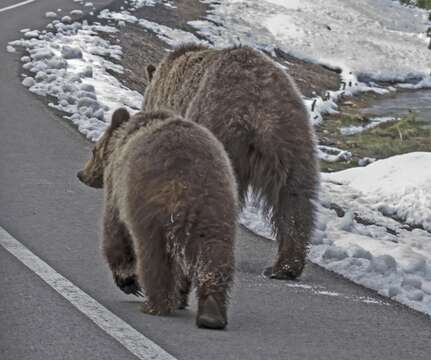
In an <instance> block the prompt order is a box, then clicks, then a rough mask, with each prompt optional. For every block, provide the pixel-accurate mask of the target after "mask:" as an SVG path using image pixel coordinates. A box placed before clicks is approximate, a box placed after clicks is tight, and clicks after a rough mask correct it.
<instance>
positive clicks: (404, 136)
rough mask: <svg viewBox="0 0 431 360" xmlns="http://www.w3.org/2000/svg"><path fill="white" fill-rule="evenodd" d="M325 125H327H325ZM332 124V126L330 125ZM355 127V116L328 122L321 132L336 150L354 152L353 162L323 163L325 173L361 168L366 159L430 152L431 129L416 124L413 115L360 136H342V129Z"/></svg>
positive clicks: (420, 123)
mask: <svg viewBox="0 0 431 360" xmlns="http://www.w3.org/2000/svg"><path fill="white" fill-rule="evenodd" d="M324 123H325V122H324ZM329 123H331V124H329ZM351 124H352V116H351V115H348V116H340V117H339V118H337V119H334V120H329V121H328V123H327V124H325V125H323V126H324V127H325V129H319V130H318V132H319V135H320V136H322V135H323V134H326V139H328V137H329V140H330V141H331V142H332V144H334V145H335V146H336V147H338V148H340V149H343V150H349V151H351V152H352V155H353V157H352V159H351V160H349V161H345V162H337V163H326V162H324V161H322V162H321V168H322V171H338V170H342V169H346V168H349V167H353V166H358V160H359V159H362V158H364V157H371V158H376V159H383V158H387V157H390V156H394V155H398V154H404V153H408V152H413V151H431V128H430V127H429V126H426V124H424V123H422V122H420V121H417V119H416V115H415V114H414V113H412V114H409V115H408V116H406V117H404V118H401V119H400V120H399V121H396V122H387V123H383V124H381V125H379V126H377V127H375V128H372V129H369V130H367V131H364V132H362V133H359V134H355V135H351V136H343V135H342V134H341V133H340V131H339V128H340V127H342V126H347V125H351Z"/></svg>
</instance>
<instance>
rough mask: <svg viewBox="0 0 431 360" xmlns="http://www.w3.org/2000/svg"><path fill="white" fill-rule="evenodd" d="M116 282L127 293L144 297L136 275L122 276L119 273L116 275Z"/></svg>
mask: <svg viewBox="0 0 431 360" xmlns="http://www.w3.org/2000/svg"><path fill="white" fill-rule="evenodd" d="M114 280H115V284H116V285H117V286H118V287H119V288H120V289H121V291H123V292H124V293H126V294H133V295H135V296H141V297H143V296H144V294H143V293H142V289H141V286H140V285H139V282H138V278H137V276H136V275H131V276H127V277H122V276H120V275H118V274H115V275H114Z"/></svg>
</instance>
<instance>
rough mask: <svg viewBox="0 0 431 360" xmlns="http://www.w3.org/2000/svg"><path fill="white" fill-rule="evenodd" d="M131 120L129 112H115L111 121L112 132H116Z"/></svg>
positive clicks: (118, 110) (120, 109)
mask: <svg viewBox="0 0 431 360" xmlns="http://www.w3.org/2000/svg"><path fill="white" fill-rule="evenodd" d="M129 119H130V114H129V112H128V111H127V110H126V109H124V108H119V109H117V110H115V111H114V113H113V114H112V119H111V126H110V128H111V130H115V129H117V128H118V127H120V126H121V124H124V123H125V122H126V121H128V120H129Z"/></svg>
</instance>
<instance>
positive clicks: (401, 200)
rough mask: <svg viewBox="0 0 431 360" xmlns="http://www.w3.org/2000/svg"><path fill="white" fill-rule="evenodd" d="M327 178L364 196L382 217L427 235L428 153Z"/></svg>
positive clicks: (430, 197) (430, 220) (430, 210)
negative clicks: (404, 224)
mask: <svg viewBox="0 0 431 360" xmlns="http://www.w3.org/2000/svg"><path fill="white" fill-rule="evenodd" d="M419 174H420V176H418V175H419ZM327 178H328V179H330V180H332V181H339V182H342V183H344V184H347V185H349V186H350V187H352V188H353V189H355V190H357V191H361V192H362V193H364V194H366V195H365V199H366V201H368V202H370V203H373V204H375V205H374V208H375V209H376V210H378V211H380V212H382V213H383V214H385V215H387V216H392V217H396V218H397V219H400V220H401V221H403V222H404V223H406V224H409V225H411V226H420V227H422V228H424V229H426V230H428V231H430V232H431V153H410V154H406V155H399V156H394V157H392V158H390V159H387V160H385V161H377V162H375V163H373V164H371V165H369V166H367V167H366V168H355V169H349V170H345V171H342V172H339V173H336V174H331V175H327Z"/></svg>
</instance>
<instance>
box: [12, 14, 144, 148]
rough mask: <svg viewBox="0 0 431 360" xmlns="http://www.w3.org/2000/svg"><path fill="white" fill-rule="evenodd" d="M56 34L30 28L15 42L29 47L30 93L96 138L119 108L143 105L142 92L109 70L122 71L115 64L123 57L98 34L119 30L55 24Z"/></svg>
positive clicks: (133, 107)
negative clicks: (121, 81)
mask: <svg viewBox="0 0 431 360" xmlns="http://www.w3.org/2000/svg"><path fill="white" fill-rule="evenodd" d="M53 27H54V29H55V33H51V32H48V33H46V34H40V33H39V32H38V31H27V32H25V33H24V39H21V40H17V41H13V42H11V45H14V46H21V47H24V48H26V49H27V51H28V52H29V54H30V58H29V59H25V60H26V62H25V64H24V65H23V67H24V69H26V70H28V71H29V72H30V73H31V74H32V75H31V76H27V77H26V78H25V79H24V80H23V85H24V86H26V87H28V88H29V90H30V91H32V92H34V93H36V94H38V95H42V96H50V97H51V98H52V99H53V100H52V101H51V102H50V103H49V105H50V106H52V107H54V108H56V109H59V110H61V111H63V112H65V113H66V114H68V115H66V116H65V117H66V118H68V119H69V120H71V121H72V122H73V123H74V124H75V125H76V126H77V127H78V130H79V131H80V132H82V133H83V134H84V135H86V136H87V137H88V138H89V139H91V140H96V139H97V138H98V137H99V136H100V135H101V134H102V132H103V130H104V129H105V128H106V127H107V126H108V124H109V119H110V117H111V113H112V112H113V111H114V110H115V109H116V108H118V107H120V106H123V107H127V108H128V109H129V110H130V111H132V112H134V111H137V110H138V109H140V107H141V104H142V95H141V94H139V93H137V92H136V91H132V90H129V89H127V88H126V87H124V86H123V85H122V84H121V83H120V82H119V81H118V80H117V79H116V78H115V77H114V76H112V75H111V74H110V73H109V72H114V73H121V72H122V71H123V68H122V67H121V66H120V65H118V64H117V63H115V62H116V61H117V60H119V59H120V58H121V55H122V52H121V49H120V47H119V46H117V45H111V44H109V42H108V41H106V40H104V39H102V38H101V37H100V36H98V32H107V33H114V32H116V31H117V29H115V28H113V27H109V26H103V25H100V24H97V23H95V24H93V25H88V24H86V23H85V22H84V23H78V22H75V23H73V24H63V23H61V22H58V21H57V22H55V23H54V22H53Z"/></svg>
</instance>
